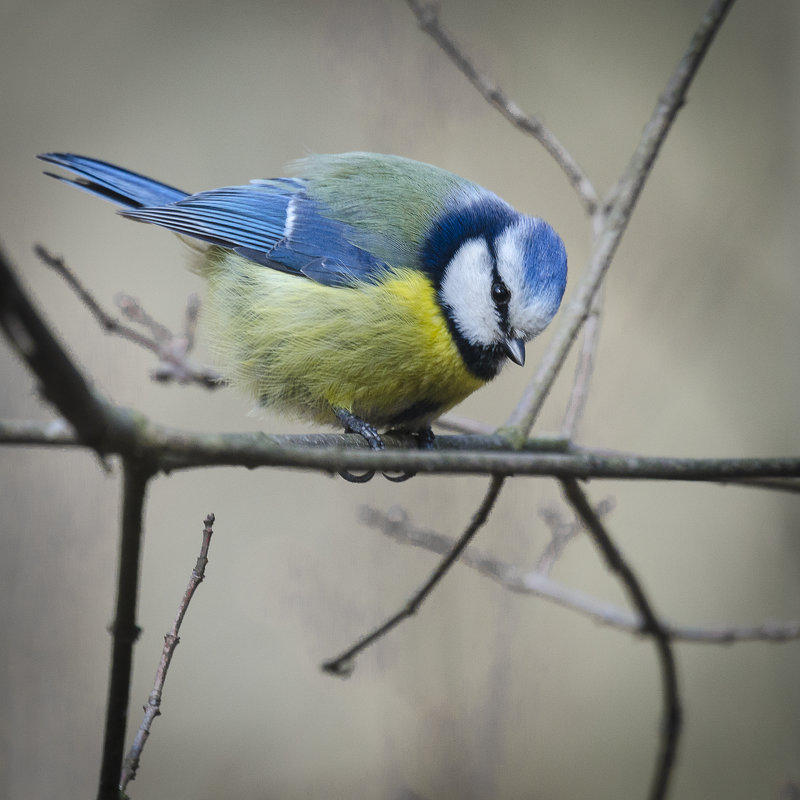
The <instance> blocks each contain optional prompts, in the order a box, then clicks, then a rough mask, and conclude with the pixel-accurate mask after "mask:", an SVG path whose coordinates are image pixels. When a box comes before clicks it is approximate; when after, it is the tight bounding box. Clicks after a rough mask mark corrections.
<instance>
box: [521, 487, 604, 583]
mask: <svg viewBox="0 0 800 800" xmlns="http://www.w3.org/2000/svg"><path fill="white" fill-rule="evenodd" d="M613 509H614V501H613V499H611V498H610V497H609V498H606V499H605V500H601V501H600V502H599V503H598V504H597V505H596V506H595V511H596V512H597V515H598V516H600V517H604V516H605V515H606V514H610V513H611V511H613ZM539 516H540V517H541V518H542V519H543V520H544V522H545V524H546V525H547V527H548V528H550V537H551V538H550V541H549V542H548V543H547V547H545V549H544V551H543V552H542V554H541V556H539V560H538V561H537V562H536V572H538V573H540V574H542V575H549V574H550V572H551V570H552V569H553V567H554V566H555V563H556V561H558V559H559V558H561V555H562V553H563V552H564V550H565V549H566V547H567V545H568V544H569V543H570V542H571V541H572V540H573V539H574V538H575V537H576V536H577V535H578V534H579V533H580V531H581V526H580V524H579V523H578V521H577V520H574V519H573V520H569V521H565V520H563V519H562V518H561V514H560V513H559V512H558V511H557V510H556V509H554V508H543V509H540V511H539Z"/></svg>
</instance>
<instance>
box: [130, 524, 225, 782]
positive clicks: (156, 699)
mask: <svg viewBox="0 0 800 800" xmlns="http://www.w3.org/2000/svg"><path fill="white" fill-rule="evenodd" d="M213 525H214V515H213V514H209V515H208V516H207V517H206V518H205V521H204V527H203V543H202V545H201V546H200V555H199V556H198V557H197V563H196V564H195V567H194V569H193V570H192V574H191V577H190V578H189V585H188V586H187V587H186V591H185V592H184V594H183V598H182V599H181V602H180V605H179V606H178V614H177V616H176V617H175V621H174V622H173V623H172V628H170V630H169V631H168V632H167V634H166V635H165V636H164V648H163V649H162V651H161V660H160V661H159V663H158V669H157V670H156V678H155V683H154V684H153V691H152V692H150V696H149V697H148V698H147V704H146V705H145V706H144V719H143V720H142V724H141V725H140V726H139V730H138V732H137V734H136V738H135V739H134V742H133V744H132V745H131V749H130V750H129V751H128V755H127V756H125V761H124V763H123V767H122V774H121V776H120V780H119V788H120V790H121V791H125V787H126V786H127V785H128V783H130V781H132V780H134V779H135V778H136V771H137V770H138V769H139V761H140V759H141V756H142V750H143V749H144V745H145V742H147V737H148V736H149V735H150V728H151V726H152V724H153V720H155V718H156V717H157V716H159V714H161V697H162V694H163V692H164V683H165V682H166V680H167V672H168V671H169V665H170V663H171V662H172V656H173V654H174V653H175V648H176V647H177V646H178V644H179V642H180V636H179V633H180V629H181V623H182V622H183V618H184V616H185V615H186V611H187V610H188V608H189V603H190V602H191V600H192V597H193V596H194V593H195V590H196V589H197V587H198V586H199V585H200V584H201V583H202V581H203V578H205V574H206V564H208V548H209V546H210V545H211V535H212V533H213V532H214V530H213Z"/></svg>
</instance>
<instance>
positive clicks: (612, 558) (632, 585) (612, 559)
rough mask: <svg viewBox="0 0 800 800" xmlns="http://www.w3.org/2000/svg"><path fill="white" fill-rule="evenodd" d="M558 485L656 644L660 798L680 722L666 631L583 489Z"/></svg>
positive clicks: (658, 799) (655, 799) (656, 788)
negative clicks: (661, 706) (661, 711)
mask: <svg viewBox="0 0 800 800" xmlns="http://www.w3.org/2000/svg"><path fill="white" fill-rule="evenodd" d="M562 486H563V488H564V494H565V495H566V497H567V500H569V502H570V504H571V505H572V507H573V508H574V509H575V511H576V513H577V514H578V516H579V517H580V518H581V520H583V524H584V525H585V526H586V530H587V531H588V532H589V534H590V536H591V537H592V540H593V541H594V543H595V544H596V545H597V547H598V549H599V550H600V552H601V553H602V554H603V557H604V558H605V560H606V563H607V564H608V567H609V569H611V570H612V572H615V573H616V574H617V575H618V576H619V578H620V580H621V581H622V584H623V586H624V587H625V590H626V591H627V593H628V596H629V597H630V599H631V602H632V603H633V605H634V606H635V607H636V609H637V610H638V611H639V614H640V615H641V617H642V620H643V621H644V626H643V632H644V633H646V634H649V635H650V636H652V637H653V639H654V641H655V644H656V650H657V652H658V658H659V664H660V667H661V683H662V691H663V695H664V719H663V728H662V730H661V747H660V750H659V755H658V759H657V762H656V768H655V771H654V773H653V781H652V783H651V786H650V797H651V798H652V800H662V798H664V797H666V795H667V789H668V787H669V781H670V778H671V776H672V770H673V767H674V765H675V756H676V754H677V749H678V739H679V738H680V734H681V724H682V723H681V702H680V695H679V693H678V673H677V669H676V667H675V656H674V654H673V652H672V644H671V642H670V637H669V632H668V631H667V630H666V628H665V627H664V625H663V624H662V622H661V620H660V619H659V618H658V617H657V616H656V614H655V612H654V611H653V608H652V606H651V605H650V601H649V599H648V598H647V595H646V594H645V592H644V589H642V586H641V583H640V582H639V579H638V578H637V577H636V574H635V573H634V572H633V570H632V569H631V568H630V567H629V566H628V563H627V561H625V559H624V558H623V556H622V553H621V552H620V551H619V549H618V548H617V546H616V545H615V544H614V542H613V540H612V539H611V537H610V536H609V534H608V532H607V531H606V529H605V527H604V526H603V523H602V522H601V521H600V517H598V516H597V514H596V513H595V510H594V509H593V508H592V506H591V504H590V503H589V500H588V499H587V497H586V495H585V494H584V492H583V490H582V489H581V488H580V486H578V482H577V481H576V480H574V479H571V480H565V481H562Z"/></svg>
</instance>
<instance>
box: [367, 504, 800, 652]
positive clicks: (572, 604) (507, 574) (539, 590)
mask: <svg viewBox="0 0 800 800" xmlns="http://www.w3.org/2000/svg"><path fill="white" fill-rule="evenodd" d="M601 506H602V503H601V504H598V507H597V509H596V511H597V512H598V513H602V511H603V510H604V509H603V508H601ZM361 521H362V522H363V523H364V524H365V525H367V526H369V527H370V528H376V529H378V530H379V531H380V532H381V533H383V534H384V535H386V536H389V537H391V538H392V539H394V540H395V541H396V542H398V543H400V544H403V545H411V546H413V547H421V548H423V549H425V550H428V551H429V552H431V553H437V554H439V555H441V554H443V553H447V552H449V551H450V549H451V548H452V547H453V545H454V544H455V541H456V540H455V539H454V538H453V537H451V536H445V535H444V534H442V533H438V532H436V531H430V530H423V529H421V528H416V527H414V526H413V525H411V523H410V521H409V519H408V514H406V512H405V511H403V510H402V509H400V508H397V507H395V508H391V509H389V511H381V510H380V509H377V508H372V507H370V506H364V507H362V509H361ZM562 524H563V523H562ZM540 561H541V560H540ZM459 563H461V564H464V565H465V566H467V567H470V568H471V569H474V570H475V571H476V572H479V573H480V574H481V575H484V576H485V577H487V578H491V579H492V580H493V581H495V582H496V583H498V584H500V585H501V586H503V587H504V588H505V589H508V590H509V591H510V592H515V593H516V594H526V595H532V596H534V597H540V598H542V599H543V600H547V601H549V602H551V603H555V604H556V605H558V606H561V607H562V608H567V609H569V610H570V611H576V612H577V613H579V614H583V615H584V616H586V617H588V618H589V619H591V620H593V621H594V622H597V623H598V624H600V625H607V626H609V627H611V628H616V629H617V630H620V631H624V632H628V633H633V634H644V633H646V623H645V621H644V619H643V618H642V616H641V615H640V614H636V613H634V612H631V611H629V610H628V609H625V608H621V607H620V606H617V605H614V604H613V603H606V602H604V601H602V600H598V599H597V598H596V597H592V596H591V595H588V594H586V593H585V592H582V591H580V590H578V589H573V588H572V587H570V586H565V585H564V584H563V583H561V582H559V581H556V580H554V579H553V578H551V577H550V576H549V575H548V572H547V570H548V569H549V566H550V563H549V562H548V563H546V564H541V565H540V564H539V563H537V565H536V568H535V569H532V570H527V569H523V568H522V567H518V566H516V565H514V564H509V563H506V562H504V561H499V560H498V559H496V558H493V557H492V556H490V555H488V554H487V553H484V552H483V551H481V550H479V549H478V548H476V547H474V546H471V547H468V548H466V550H464V552H463V553H462V554H461V558H460V559H459ZM662 624H663V626H664V629H665V630H666V631H667V633H668V634H669V637H670V639H672V640H673V641H682V642H687V643H692V644H715V645H726V644H734V643H736V642H789V641H794V640H796V639H800V621H797V620H789V621H786V622H768V623H764V624H761V625H708V626H699V625H684V624H678V623H672V622H667V621H664V620H662Z"/></svg>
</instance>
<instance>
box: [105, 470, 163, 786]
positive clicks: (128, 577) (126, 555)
mask: <svg viewBox="0 0 800 800" xmlns="http://www.w3.org/2000/svg"><path fill="white" fill-rule="evenodd" d="M152 476H153V473H152V472H151V471H149V470H147V469H146V468H143V467H142V465H141V463H132V462H130V461H124V462H123V487H122V525H121V530H120V545H119V565H118V573H117V601H116V613H115V615H114V622H113V624H112V626H111V636H112V637H113V639H112V641H113V644H112V648H111V675H110V678H109V683H108V701H107V704H106V724H105V734H104V737H103V757H102V763H101V766H100V783H99V787H98V792H97V798H98V800H119V778H120V770H121V768H122V754H123V752H124V750H125V729H126V726H127V722H128V702H129V699H130V686H131V669H132V666H133V645H134V642H135V641H136V640H137V639H138V638H139V626H138V625H137V624H136V605H137V598H138V594H139V567H140V555H141V544H142V519H143V510H144V499H145V493H146V491H147V484H148V482H149V480H150V478H151V477H152Z"/></svg>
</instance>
